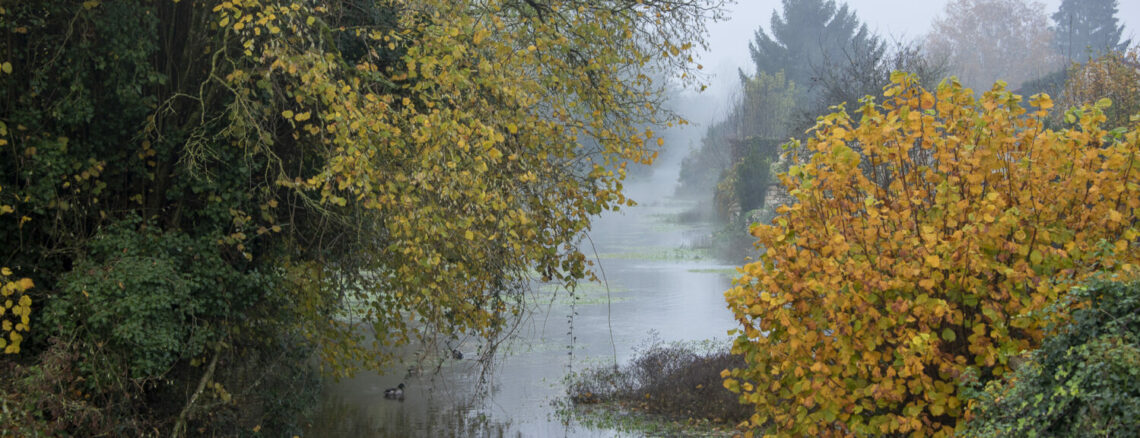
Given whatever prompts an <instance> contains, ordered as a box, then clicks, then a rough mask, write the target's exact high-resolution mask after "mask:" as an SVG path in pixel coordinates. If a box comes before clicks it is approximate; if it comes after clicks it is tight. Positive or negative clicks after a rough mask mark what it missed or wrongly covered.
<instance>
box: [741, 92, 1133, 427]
mask: <svg viewBox="0 0 1140 438" xmlns="http://www.w3.org/2000/svg"><path fill="white" fill-rule="evenodd" d="M884 96H885V99H884V101H883V102H882V103H881V104H878V105H876V104H874V102H873V101H872V100H871V99H868V100H866V101H865V102H864V104H863V105H862V107H861V108H859V109H858V111H857V112H856V113H855V115H854V116H852V115H849V114H847V113H846V112H845V111H839V112H836V113H833V114H830V115H828V116H825V117H823V118H821V119H820V120H819V122H818V123H817V124H816V126H815V128H814V132H813V137H812V138H811V139H810V140H809V141H808V142H807V144H806V146H804V147H803V148H802V149H796V148H793V151H800V152H799V153H802V154H806V155H808V156H807V157H794V158H795V159H796V160H799V158H803V160H802V164H800V165H798V166H793V167H792V168H791V169H790V170H789V172H788V173H787V174H784V175H781V180H782V182H783V184H784V186H785V187H787V189H788V190H789V191H790V192H791V194H792V195H793V196H794V197H795V199H796V203H795V204H794V205H791V206H787V207H782V208H781V211H780V213H779V215H778V216H777V217H776V219H775V220H774V221H773V225H770V226H768V225H757V226H755V227H754V228H753V230H752V232H753V235H754V236H756V237H757V239H758V240H757V245H758V246H760V247H762V248H764V250H765V252H764V254H763V255H762V256H760V257H759V259H758V260H757V261H756V262H754V263H750V264H748V265H746V266H745V267H744V268H743V269H742V275H741V277H740V278H738V279H737V280H736V281H735V283H734V284H735V286H734V287H733V288H732V289H731V290H729V291H728V292H726V294H725V295H726V298H727V300H728V302H729V304H730V307H731V308H732V310H733V312H734V314H735V315H736V318H737V319H738V321H739V322H740V324H741V325H742V326H743V327H742V328H741V329H740V331H739V337H738V338H737V341H736V343H735V346H734V351H735V352H737V353H739V354H743V355H745V358H746V359H747V361H748V364H749V367H748V368H746V369H736V370H732V371H731V373H730V374H729V375H728V376H727V379H726V381H725V386H726V387H729V388H730V389H733V390H736V391H740V393H741V397H742V399H743V400H745V401H747V402H748V403H751V404H753V405H755V408H756V412H757V415H756V416H755V417H754V418H753V419H752V422H751V423H752V426H753V427H755V428H763V429H766V430H769V431H772V432H775V433H777V434H778V435H781V436H805V435H810V436H836V435H884V434H912V435H916V436H947V435H949V434H951V433H952V432H953V430H954V427H955V424H956V422H957V420H958V419H959V418H961V417H962V416H963V415H964V413H965V412H966V411H967V407H966V406H964V403H963V402H962V400H960V399H959V398H958V394H957V388H956V378H957V376H959V374H960V373H961V372H963V370H965V369H966V368H967V367H978V368H980V369H981V370H982V371H983V375H986V376H997V375H1001V374H1004V373H1005V372H1007V371H1008V369H1009V366H1008V364H1007V363H1008V360H1009V358H1010V357H1012V356H1015V355H1018V354H1020V353H1021V352H1023V351H1025V350H1027V349H1032V348H1034V347H1035V346H1037V345H1038V344H1039V342H1040V340H1041V337H1042V329H1043V327H1044V325H1045V324H1046V323H1047V321H1044V318H1045V317H1044V316H1043V312H1038V311H1039V310H1041V309H1042V308H1043V307H1045V306H1047V305H1049V304H1052V303H1055V302H1057V299H1058V297H1060V296H1062V295H1063V294H1065V292H1066V290H1068V289H1069V288H1070V287H1071V285H1073V283H1074V282H1078V281H1080V280H1082V279H1084V278H1086V277H1088V276H1089V275H1092V274H1093V273H1096V272H1102V271H1108V272H1135V271H1136V263H1137V260H1138V259H1140V245H1138V244H1137V239H1138V237H1140V225H1138V221H1137V218H1138V212H1140V160H1138V158H1140V157H1138V154H1140V131H1138V130H1137V129H1136V127H1135V126H1134V127H1133V129H1132V130H1130V131H1128V132H1127V133H1125V134H1123V135H1121V136H1114V135H1111V134H1110V133H1108V132H1107V131H1105V130H1104V129H1102V128H1101V124H1102V123H1103V122H1104V115H1103V113H1102V112H1101V111H1100V108H1099V107H1091V108H1086V109H1085V110H1084V111H1083V112H1080V113H1079V117H1080V118H1079V121H1078V123H1077V126H1075V127H1074V128H1072V129H1066V130H1062V131H1052V130H1046V129H1044V127H1043V119H1044V118H1045V117H1046V116H1047V114H1048V110H1049V108H1050V107H1051V106H1052V102H1051V101H1050V99H1049V97H1048V96H1045V95H1038V96H1034V97H1033V98H1031V99H1030V103H1031V104H1032V105H1033V107H1034V108H1029V109H1027V108H1023V107H1022V106H1021V104H1020V102H1021V96H1017V95H1015V94H1012V93H1010V92H1008V91H1006V90H1004V89H1003V88H1002V86H1001V85H1000V84H999V85H997V86H995V87H994V88H993V89H992V90H991V91H988V92H986V93H985V94H984V95H983V96H982V97H981V98H980V99H976V98H975V97H974V96H973V95H972V94H971V93H970V92H969V91H968V90H964V89H963V88H962V87H961V86H960V85H959V84H958V83H957V82H956V81H955V82H944V83H943V84H941V85H940V86H939V87H938V89H937V91H934V92H930V91H927V90H924V89H923V88H921V87H919V86H917V85H915V78H914V77H912V76H908V75H903V74H901V73H896V74H895V75H893V77H892V84H891V85H890V86H889V87H887V88H886V89H885V92H884Z"/></svg>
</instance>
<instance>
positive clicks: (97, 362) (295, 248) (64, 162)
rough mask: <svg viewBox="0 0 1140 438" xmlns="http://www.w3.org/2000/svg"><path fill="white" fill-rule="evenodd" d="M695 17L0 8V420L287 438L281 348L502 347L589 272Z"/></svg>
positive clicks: (371, 359) (239, 3) (377, 353)
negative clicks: (593, 233)
mask: <svg viewBox="0 0 1140 438" xmlns="http://www.w3.org/2000/svg"><path fill="white" fill-rule="evenodd" d="M719 6H720V2H719V1H716V0H711V1H703V0H693V1H688V2H675V1H668V2H663V1H654V0H647V1H639V2H637V3H636V4H633V3H631V2H626V1H579V0H558V1H550V2H537V3H536V2H517V1H505V0H492V1H481V2H455V1H450V0H416V1H407V2H405V1H370V0H333V1H322V2H304V1H292V0H226V1H215V2H192V1H181V2H180V1H177V0H159V1H142V0H125V1H98V0H92V1H84V2H76V1H54V0H53V1H36V2H5V3H3V4H2V5H0V34H3V35H4V38H0V274H2V278H0V287H2V288H3V289H2V291H3V294H4V296H3V297H2V298H0V304H5V305H4V306H3V309H4V312H3V313H0V319H3V327H2V331H0V336H2V337H3V339H4V341H3V342H4V344H3V345H0V350H3V351H4V354H3V355H2V357H0V367H2V368H3V369H4V373H3V377H0V391H3V393H2V394H0V400H3V402H4V410H3V411H2V412H3V413H2V414H0V415H3V417H2V418H0V428H3V429H4V430H3V432H4V433H13V434H16V435H28V434H33V433H34V432H36V431H46V432H50V433H53V434H59V435H77V434H78V435H100V434H110V435H132V436H143V435H154V434H161V435H168V434H173V435H201V434H205V435H210V434H214V433H222V434H230V433H235V431H239V430H245V427H250V428H253V427H260V428H261V429H260V430H266V431H269V430H271V431H273V433H274V434H278V432H280V434H282V435H286V434H288V431H290V430H292V429H290V427H292V426H282V427H281V428H271V427H270V425H269V423H268V422H270V421H271V420H269V418H271V417H272V418H285V419H294V420H296V421H301V416H300V415H299V414H298V413H297V412H298V411H297V410H296V409H294V407H288V406H286V407H281V406H277V405H275V404H274V403H277V401H276V400H286V399H288V400H296V401H297V402H304V401H305V400H307V399H306V398H305V397H306V396H305V395H304V394H307V392H305V391H296V394H295V395H296V397H293V398H290V397H279V396H278V395H279V394H277V393H274V392H273V391H275V390H271V389H267V385H270V384H271V383H272V382H273V381H274V380H276V379H284V380H285V381H282V382H278V383H280V388H281V390H293V389H295V388H294V386H295V384H297V383H298V382H306V381H308V377H306V376H307V375H306V374H305V373H302V372H300V371H298V370H293V369H292V368H290V370H288V371H281V370H280V367H281V366H285V367H287V368H288V367H291V366H292V365H289V364H287V363H286V362H288V361H293V362H294V364H295V365H298V366H300V365H308V364H310V362H308V361H306V360H305V359H304V358H305V357H307V356H308V355H309V354H313V355H316V356H317V357H318V358H319V360H317V361H314V363H316V364H317V365H318V366H319V367H321V368H322V369H323V370H324V371H327V372H331V373H334V374H337V375H344V374H348V373H351V372H352V371H353V370H354V369H355V368H356V367H358V366H361V365H363V366H370V367H376V368H379V367H381V366H382V365H383V364H385V363H387V361H388V360H390V359H391V357H387V356H386V354H388V352H391V351H394V350H393V349H392V348H391V347H392V346H394V345H399V344H405V343H408V342H410V341H411V340H412V339H414V338H415V337H417V336H423V337H433V336H443V337H448V336H453V335H473V336H481V337H484V338H495V337H498V336H500V335H502V333H501V329H502V328H503V327H504V326H505V325H506V322H507V321H509V320H510V319H511V318H514V317H515V316H516V315H517V314H518V312H520V311H521V310H522V306H521V305H522V303H521V302H520V300H521V297H522V295H521V293H520V292H519V291H520V290H521V288H520V287H519V285H521V284H524V282H526V281H529V280H530V278H531V275H530V273H531V272H537V273H538V275H539V276H541V277H543V278H544V279H545V280H549V281H553V282H557V283H560V284H562V285H564V286H567V287H572V286H573V285H574V284H576V283H577V282H578V281H579V280H581V279H583V278H587V277H588V276H589V274H588V270H587V269H586V266H587V262H586V257H585V256H584V255H583V254H582V253H581V252H580V251H578V249H577V248H576V247H575V245H574V244H575V242H576V241H577V239H578V237H579V233H580V232H581V231H583V230H585V229H586V228H587V227H588V226H589V224H590V220H591V218H592V217H593V216H594V215H596V214H598V213H600V212H601V211H604V210H607V209H611V208H615V207H617V206H620V205H627V204H628V203H629V200H627V199H626V198H625V196H624V195H623V194H622V191H621V181H622V179H623V178H624V176H625V168H626V165H627V163H634V162H641V163H648V162H651V161H652V159H653V157H654V156H655V149H656V148H657V147H659V146H660V142H661V139H660V138H659V137H657V136H656V135H655V134H654V133H653V130H652V128H655V127H657V126H661V125H665V124H669V123H674V124H675V123H680V122H681V121H680V120H679V119H678V118H676V117H674V116H672V115H670V114H667V113H665V112H663V111H662V110H661V108H662V106H661V103H662V102H663V101H664V98H665V96H664V90H665V89H666V85H665V84H664V82H672V81H658V82H655V81H652V80H651V79H650V78H659V77H669V78H673V77H674V76H679V77H682V78H683V79H682V80H681V81H682V82H686V83H691V82H689V81H691V80H692V79H693V78H694V75H695V74H697V73H698V72H697V70H698V68H699V66H698V65H697V64H696V63H695V62H693V61H692V58H691V56H690V55H691V54H692V53H693V51H694V50H695V49H696V48H699V47H700V46H701V44H702V41H701V36H702V35H703V33H704V29H705V28H704V26H705V23H706V21H707V20H708V19H710V18H715V17H717V16H718V15H719V14H720V9H719ZM9 301H10V302H11V303H12V304H7V303H8V302H9ZM345 303H351V305H352V306H353V308H352V309H351V310H352V311H351V312H343V311H342V310H343V309H342V307H344V304H345ZM486 353H487V354H493V352H486ZM239 377H240V378H239ZM274 386H278V385H274ZM250 393H253V394H252V395H251V394H250ZM247 395H248V397H247ZM288 403H292V401H290V402H288ZM275 406H277V407H275ZM247 420H248V421H247Z"/></svg>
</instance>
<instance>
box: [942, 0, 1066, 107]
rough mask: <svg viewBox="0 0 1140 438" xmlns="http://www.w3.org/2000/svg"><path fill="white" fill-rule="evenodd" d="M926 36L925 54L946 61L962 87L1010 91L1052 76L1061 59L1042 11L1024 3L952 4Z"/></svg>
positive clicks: (958, 0) (975, 0) (964, 0)
mask: <svg viewBox="0 0 1140 438" xmlns="http://www.w3.org/2000/svg"><path fill="white" fill-rule="evenodd" d="M943 14H944V15H943V16H941V17H940V18H938V19H936V20H935V22H934V24H933V28H932V29H931V31H930V33H929V34H927V36H926V49H927V50H929V52H930V54H931V55H932V56H934V57H936V58H944V59H946V60H947V61H949V63H950V65H951V71H952V72H953V73H955V74H956V75H957V76H958V77H959V78H960V79H961V81H962V83H964V84H965V85H966V86H968V87H971V88H974V89H975V90H976V91H979V92H980V91H984V90H985V89H988V88H989V85H990V84H992V83H994V82H995V81H998V80H1002V81H1005V82H1006V83H1008V84H1010V86H1011V87H1012V88H1015V89H1016V88H1018V87H1019V86H1020V85H1021V83H1022V82H1024V81H1026V80H1032V79H1036V78H1039V77H1041V76H1044V75H1046V74H1048V73H1051V72H1053V71H1054V70H1056V69H1057V68H1058V67H1060V66H1061V65H1060V58H1059V56H1058V55H1057V53H1056V52H1055V51H1054V49H1053V46H1052V41H1053V33H1052V31H1050V29H1049V22H1048V17H1047V16H1046V15H1045V12H1044V10H1043V6H1042V5H1041V4H1040V3H1037V2H1031V1H1029V0H952V1H950V2H949V3H947V4H946V9H945V10H944V11H943Z"/></svg>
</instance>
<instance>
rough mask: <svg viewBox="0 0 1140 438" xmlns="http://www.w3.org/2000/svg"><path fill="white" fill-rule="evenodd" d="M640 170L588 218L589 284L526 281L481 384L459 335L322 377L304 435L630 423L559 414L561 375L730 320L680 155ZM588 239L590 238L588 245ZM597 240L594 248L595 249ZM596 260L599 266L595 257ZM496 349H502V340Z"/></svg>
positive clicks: (603, 432)
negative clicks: (440, 349)
mask: <svg viewBox="0 0 1140 438" xmlns="http://www.w3.org/2000/svg"><path fill="white" fill-rule="evenodd" d="M670 161H672V162H669V163H663V165H662V166H661V167H659V168H658V169H656V171H655V172H654V173H653V174H652V175H651V176H649V177H647V178H642V179H640V180H635V181H632V182H630V184H628V186H627V194H629V195H630V196H631V197H632V198H633V199H636V200H638V202H639V205H638V206H636V207H632V208H625V209H622V210H621V211H619V212H607V213H605V214H603V215H602V216H600V217H599V218H597V220H596V221H595V222H594V226H593V230H592V231H591V232H590V233H589V239H587V240H585V241H584V242H583V251H584V252H585V253H586V254H587V256H590V257H594V258H595V259H596V264H597V266H595V268H594V269H595V271H596V272H597V274H598V276H599V277H600V278H605V280H606V284H608V287H606V284H587V285H584V286H583V287H581V288H580V289H579V290H578V291H577V292H576V294H575V297H570V296H568V295H567V294H566V292H565V291H557V290H555V289H553V288H549V287H546V286H544V285H535V287H534V288H533V289H534V292H532V298H533V301H534V302H535V303H536V305H535V306H534V307H533V309H532V312H530V313H529V314H528V315H527V316H526V318H525V319H524V320H523V322H522V323H521V325H520V326H519V329H518V332H517V336H516V337H515V338H514V339H513V340H512V341H511V342H509V343H508V344H507V345H506V348H504V349H500V352H501V353H502V354H501V355H500V357H499V359H498V360H497V361H496V363H495V366H494V369H493V372H491V373H490V375H489V377H488V378H487V379H486V380H484V381H483V382H485V384H486V385H485V386H482V388H486V391H483V392H475V388H479V387H481V385H480V382H481V380H480V376H481V374H480V367H479V365H478V363H477V362H476V361H474V360H470V357H472V356H475V354H474V353H475V349H476V348H477V346H476V345H475V342H474V341H473V340H467V341H464V342H463V343H461V344H459V345H455V347H456V349H457V350H459V351H461V352H464V351H466V354H465V355H464V356H465V358H464V359H461V360H456V359H453V358H448V359H446V360H443V361H442V366H441V367H440V368H439V369H438V371H436V370H435V369H434V368H433V369H430V370H427V371H425V372H424V373H423V374H421V375H419V376H407V375H406V371H405V370H406V369H407V364H394V365H393V366H392V367H391V369H390V370H389V371H388V372H386V373H385V374H383V375H380V374H376V373H360V374H358V375H357V376H355V377H353V378H351V379H344V380H341V381H339V382H334V381H331V380H330V381H328V382H326V384H325V385H324V390H323V391H324V392H323V394H322V402H321V406H320V407H319V413H318V417H317V420H316V421H315V422H314V423H313V424H312V425H311V427H310V429H309V431H308V432H309V433H308V435H309V436H363V437H366V436H375V437H408V436H413V437H418V436H423V437H429V436H430V437H447V436H507V437H514V436H523V437H532V436H543V437H609V436H629V435H631V434H634V435H635V434H636V433H632V432H622V431H619V430H615V429H609V428H606V427H600V426H593V425H591V426H587V425H584V424H581V423H579V422H578V421H577V420H575V419H574V418H573V417H572V416H566V415H559V412H560V411H559V407H560V406H564V405H565V398H566V386H565V379H566V376H567V375H568V374H569V373H571V372H578V371H581V370H583V369H586V368H588V367H596V366H606V365H610V366H612V365H613V363H614V361H615V359H616V361H617V362H619V363H622V364H624V363H627V362H628V361H629V359H630V356H631V355H632V354H633V353H634V349H635V348H636V347H637V346H639V345H645V344H646V342H647V341H648V340H649V339H658V340H660V341H662V342H674V341H702V340H718V341H722V342H723V343H724V344H725V345H727V340H728V336H727V332H728V331H729V330H731V329H733V328H734V327H735V322H734V320H733V319H732V315H731V313H730V312H729V311H728V309H727V308H726V305H725V302H724V296H723V293H724V291H725V290H726V289H728V287H729V285H730V283H731V278H732V275H733V274H734V272H735V271H734V267H733V266H729V265H723V264H719V263H718V262H716V261H714V260H712V259H711V258H710V257H708V255H707V251H704V250H702V249H701V248H699V246H700V243H701V242H703V241H705V240H707V236H708V233H709V232H710V231H711V225H710V224H680V223H678V222H677V221H676V217H677V213H680V212H682V211H685V210H686V209H689V208H692V207H693V205H692V204H691V203H689V202H686V201H682V200H678V199H674V198H672V197H671V192H672V188H673V186H674V185H675V181H676V177H677V172H676V169H677V167H678V166H677V165H676V164H677V163H676V161H677V159H676V158H673V159H672V160H670ZM591 243H592V245H591ZM595 250H596V253H595ZM599 268H600V269H599ZM504 350H505V351H504ZM399 383H406V384H407V389H406V393H405V398H404V400H403V401H396V400H389V399H385V398H384V396H383V391H384V389H385V388H390V387H394V386H396V385H397V384H399Z"/></svg>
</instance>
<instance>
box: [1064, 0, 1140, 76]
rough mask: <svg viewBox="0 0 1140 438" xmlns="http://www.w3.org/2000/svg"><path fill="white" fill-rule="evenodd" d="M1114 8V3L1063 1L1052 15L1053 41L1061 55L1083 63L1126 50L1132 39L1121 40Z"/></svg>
mask: <svg viewBox="0 0 1140 438" xmlns="http://www.w3.org/2000/svg"><path fill="white" fill-rule="evenodd" d="M1116 5H1117V3H1116V0H1063V1H1062V2H1061V7H1059V8H1057V12H1055V13H1054V14H1053V23H1055V25H1056V27H1055V28H1054V30H1055V34H1054V40H1053V42H1054V44H1055V45H1056V47H1057V49H1058V50H1059V51H1060V52H1061V54H1062V55H1064V56H1065V57H1066V58H1067V59H1069V60H1070V61H1084V60H1087V59H1091V58H1096V57H1098V56H1099V55H1100V54H1103V53H1104V52H1106V51H1110V50H1124V49H1127V48H1128V46H1129V45H1130V44H1131V43H1132V40H1124V41H1121V40H1120V38H1121V35H1123V34H1124V26H1123V25H1121V24H1118V22H1119V20H1118V19H1117V18H1116V12H1117V9H1116Z"/></svg>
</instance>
